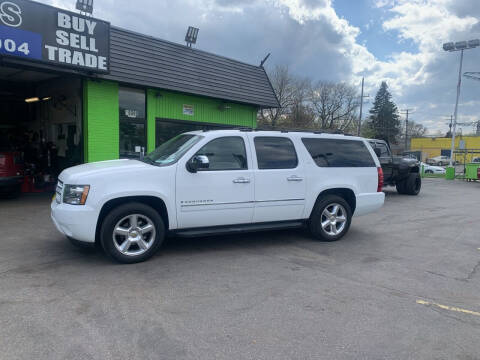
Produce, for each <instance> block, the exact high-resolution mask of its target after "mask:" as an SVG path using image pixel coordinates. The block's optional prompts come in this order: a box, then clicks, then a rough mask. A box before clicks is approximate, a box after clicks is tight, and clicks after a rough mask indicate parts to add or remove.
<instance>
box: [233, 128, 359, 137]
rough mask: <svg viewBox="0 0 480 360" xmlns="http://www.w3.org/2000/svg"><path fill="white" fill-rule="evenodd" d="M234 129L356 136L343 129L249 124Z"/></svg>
mask: <svg viewBox="0 0 480 360" xmlns="http://www.w3.org/2000/svg"><path fill="white" fill-rule="evenodd" d="M233 130H239V131H245V132H251V131H278V132H280V133H289V132H303V133H313V134H333V135H345V136H356V135H354V134H349V133H345V132H343V131H342V130H328V129H322V130H312V129H289V128H277V129H272V128H269V127H256V128H252V127H248V126H239V127H234V128H233Z"/></svg>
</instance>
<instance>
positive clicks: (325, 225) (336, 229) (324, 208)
mask: <svg viewBox="0 0 480 360" xmlns="http://www.w3.org/2000/svg"><path fill="white" fill-rule="evenodd" d="M351 221H352V209H351V208H350V205H348V203H347V202H346V201H345V199H343V198H342V197H340V196H337V195H327V196H325V197H323V198H321V199H320V200H318V201H317V204H315V207H314V209H313V211H312V215H311V216H310V220H309V228H310V232H311V233H312V235H313V236H315V237H316V238H317V239H319V240H322V241H336V240H339V239H340V238H342V237H343V236H344V235H345V234H346V233H347V231H348V228H349V227H350V223H351Z"/></svg>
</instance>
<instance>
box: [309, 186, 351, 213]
mask: <svg viewBox="0 0 480 360" xmlns="http://www.w3.org/2000/svg"><path fill="white" fill-rule="evenodd" d="M326 195H337V196H340V197H342V198H343V199H344V200H345V201H346V202H347V203H348V205H350V208H351V210H352V215H353V214H354V213H355V208H356V206H357V197H356V196H355V192H354V191H353V190H352V189H350V188H346V187H338V188H330V189H325V190H323V191H321V192H320V194H318V196H317V198H316V199H315V203H314V205H313V207H312V209H311V210H310V214H309V216H308V217H310V216H311V215H312V212H313V209H315V205H316V204H317V203H318V202H319V201H320V200H321V198H322V197H324V196H326Z"/></svg>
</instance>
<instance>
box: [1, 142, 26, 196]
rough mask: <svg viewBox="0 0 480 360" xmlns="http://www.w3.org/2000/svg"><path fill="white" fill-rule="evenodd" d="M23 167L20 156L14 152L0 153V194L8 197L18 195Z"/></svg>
mask: <svg viewBox="0 0 480 360" xmlns="http://www.w3.org/2000/svg"><path fill="white" fill-rule="evenodd" d="M23 173H24V167H23V161H22V158H21V154H20V153H19V152H16V151H0V194H1V195H3V196H5V195H7V196H9V197H13V196H17V195H19V194H20V190H21V186H22V182H23V175H24V174H23Z"/></svg>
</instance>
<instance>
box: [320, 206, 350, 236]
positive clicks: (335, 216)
mask: <svg viewBox="0 0 480 360" xmlns="http://www.w3.org/2000/svg"><path fill="white" fill-rule="evenodd" d="M320 221H321V225H322V229H323V231H325V232H326V233H327V234H328V235H330V236H335V235H338V234H340V233H341V232H342V231H343V229H345V225H346V224H347V211H346V210H345V208H344V207H343V206H342V205H340V204H337V203H332V204H329V205H327V206H326V207H325V209H324V210H323V212H322V216H321V218H320Z"/></svg>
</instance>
